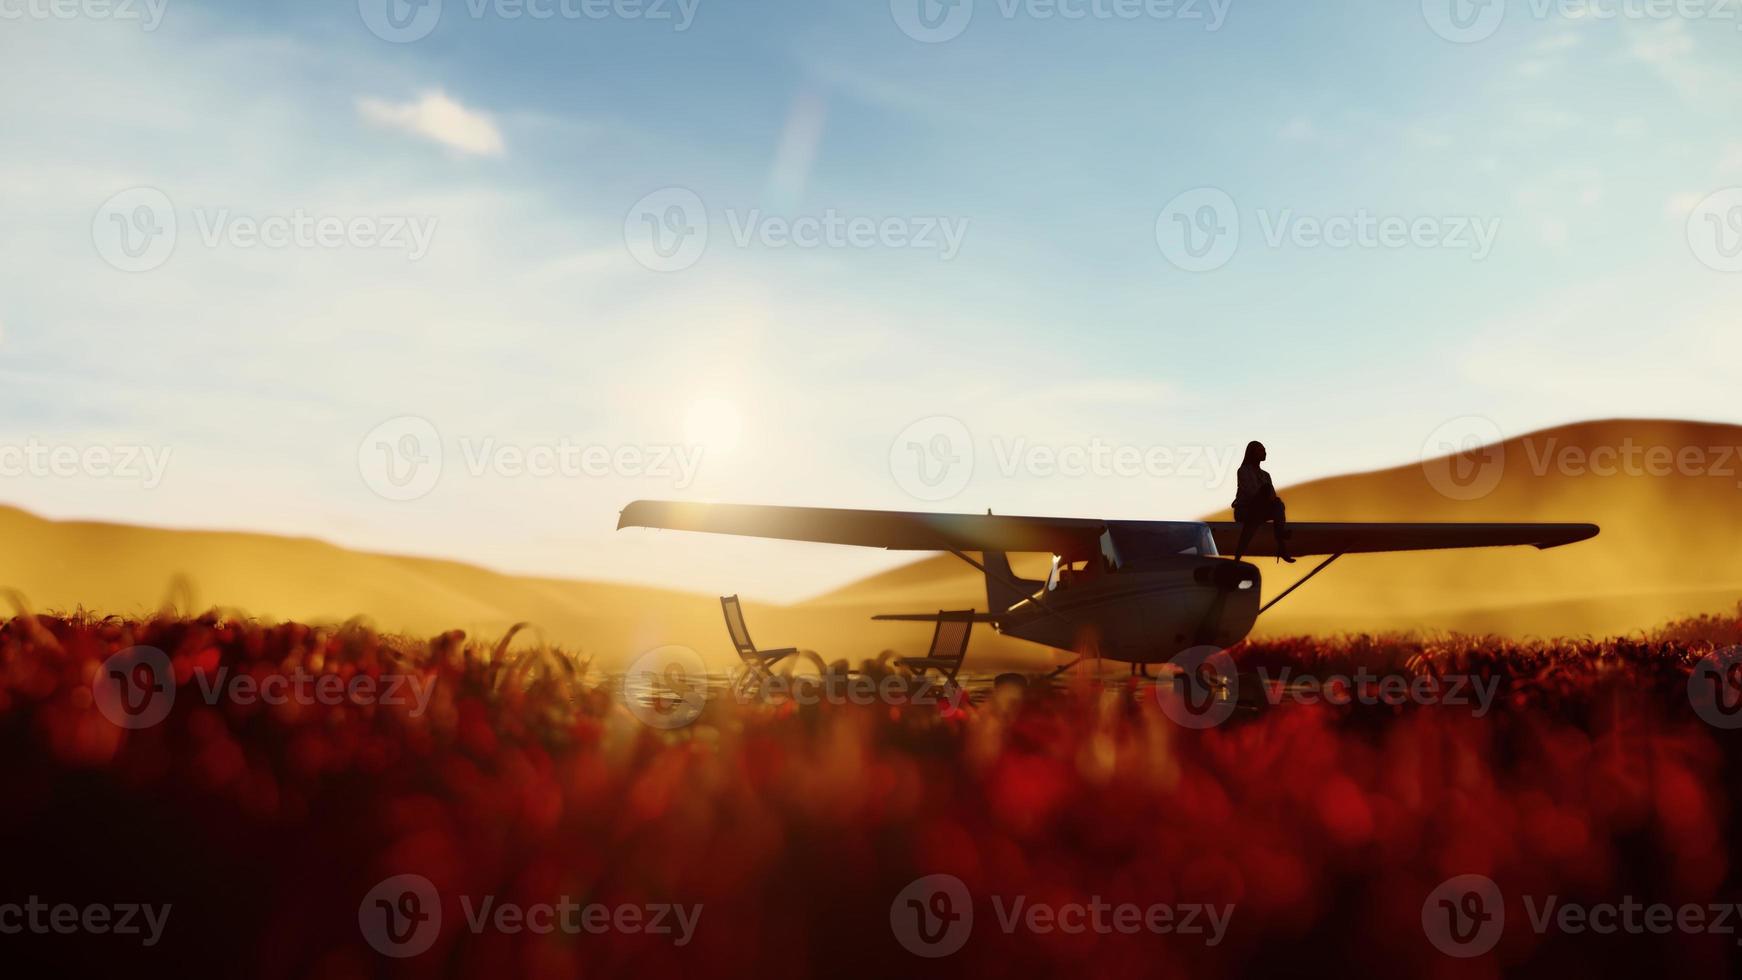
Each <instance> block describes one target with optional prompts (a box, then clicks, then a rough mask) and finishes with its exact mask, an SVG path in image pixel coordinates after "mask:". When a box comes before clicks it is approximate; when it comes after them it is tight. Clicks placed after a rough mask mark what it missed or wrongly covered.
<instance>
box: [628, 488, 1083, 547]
mask: <svg viewBox="0 0 1742 980" xmlns="http://www.w3.org/2000/svg"><path fill="white" fill-rule="evenodd" d="M617 527H618V528H619V529H622V528H626V527H657V528H669V529H671V530H676V531H710V532H712V533H714V534H742V535H748V536H750V537H756V538H783V539H785V540H788V541H819V542H823V543H826V544H856V545H861V546H863V547H867V548H887V549H889V550H891V551H1050V552H1052V553H1054V554H1060V555H1075V556H1079V557H1086V556H1088V555H1091V554H1094V553H1095V552H1096V551H1097V550H1098V549H1099V548H1100V544H1099V542H1100V538H1101V532H1102V531H1103V530H1105V529H1106V522H1105V521H1097V520H1088V519H1084V518H1076V517H1003V516H996V517H995V516H993V515H991V514H922V513H915V512H912V511H901V510H840V509H836V508H831V507H774V506H764V505H760V504H690V503H675V502H671V501H665V500H637V501H635V502H634V503H632V504H630V505H629V506H627V507H625V508H623V513H622V514H620V515H618V518H617Z"/></svg>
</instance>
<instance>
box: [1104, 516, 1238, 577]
mask: <svg viewBox="0 0 1742 980" xmlns="http://www.w3.org/2000/svg"><path fill="white" fill-rule="evenodd" d="M1101 554H1102V556H1103V557H1106V556H1108V555H1109V554H1111V555H1112V556H1113V560H1114V561H1116V562H1118V563H1119V564H1123V563H1124V562H1127V561H1130V560H1132V559H1134V558H1156V557H1161V556H1164V555H1214V554H1216V538H1215V535H1213V534H1211V533H1210V526H1209V525H1208V524H1203V523H1200V522H1197V521H1179V522H1166V523H1164V522H1159V521H1157V522H1146V523H1142V524H1138V523H1131V524H1113V525H1109V526H1108V528H1107V531H1106V532H1105V533H1104V534H1102V535H1101ZM1113 567H1117V565H1115V566H1113Z"/></svg>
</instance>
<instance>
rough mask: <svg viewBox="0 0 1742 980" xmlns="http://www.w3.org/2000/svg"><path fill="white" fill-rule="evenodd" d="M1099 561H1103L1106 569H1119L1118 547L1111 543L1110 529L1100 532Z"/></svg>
mask: <svg viewBox="0 0 1742 980" xmlns="http://www.w3.org/2000/svg"><path fill="white" fill-rule="evenodd" d="M1101 561H1102V562H1103V563H1105V565H1106V568H1107V571H1109V572H1116V571H1118V570H1119V565H1120V561H1119V549H1118V547H1117V546H1115V545H1114V544H1113V532H1112V531H1102V532H1101Z"/></svg>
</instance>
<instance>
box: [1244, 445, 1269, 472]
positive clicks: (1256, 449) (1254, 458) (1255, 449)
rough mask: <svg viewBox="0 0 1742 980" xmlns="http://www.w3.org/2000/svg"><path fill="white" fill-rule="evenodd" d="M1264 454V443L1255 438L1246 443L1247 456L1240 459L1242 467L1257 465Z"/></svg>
mask: <svg viewBox="0 0 1742 980" xmlns="http://www.w3.org/2000/svg"><path fill="white" fill-rule="evenodd" d="M1262 455H1264V443H1262V442H1259V441H1258V440H1257V439H1254V440H1252V441H1251V442H1249V443H1247V444H1246V458H1245V459H1243V460H1241V461H1240V466H1241V467H1242V468H1244V467H1247V466H1256V465H1258V462H1259V459H1258V457H1260V456H1262Z"/></svg>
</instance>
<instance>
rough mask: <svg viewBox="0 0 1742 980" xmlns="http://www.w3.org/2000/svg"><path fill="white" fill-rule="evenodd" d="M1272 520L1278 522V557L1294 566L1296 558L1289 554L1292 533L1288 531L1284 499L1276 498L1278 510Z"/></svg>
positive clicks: (1275, 510) (1286, 509)
mask: <svg viewBox="0 0 1742 980" xmlns="http://www.w3.org/2000/svg"><path fill="white" fill-rule="evenodd" d="M1270 519H1271V520H1272V521H1274V522H1276V557H1278V558H1281V559H1282V560H1283V561H1285V562H1288V563H1289V564H1290V565H1292V564H1294V558H1293V557H1292V556H1290V555H1289V553H1288V538H1289V535H1290V534H1291V533H1292V532H1291V531H1289V529H1288V508H1286V507H1284V506H1283V505H1282V498H1281V497H1278V498H1276V508H1275V509H1274V510H1273V511H1272V512H1271V515H1270Z"/></svg>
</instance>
